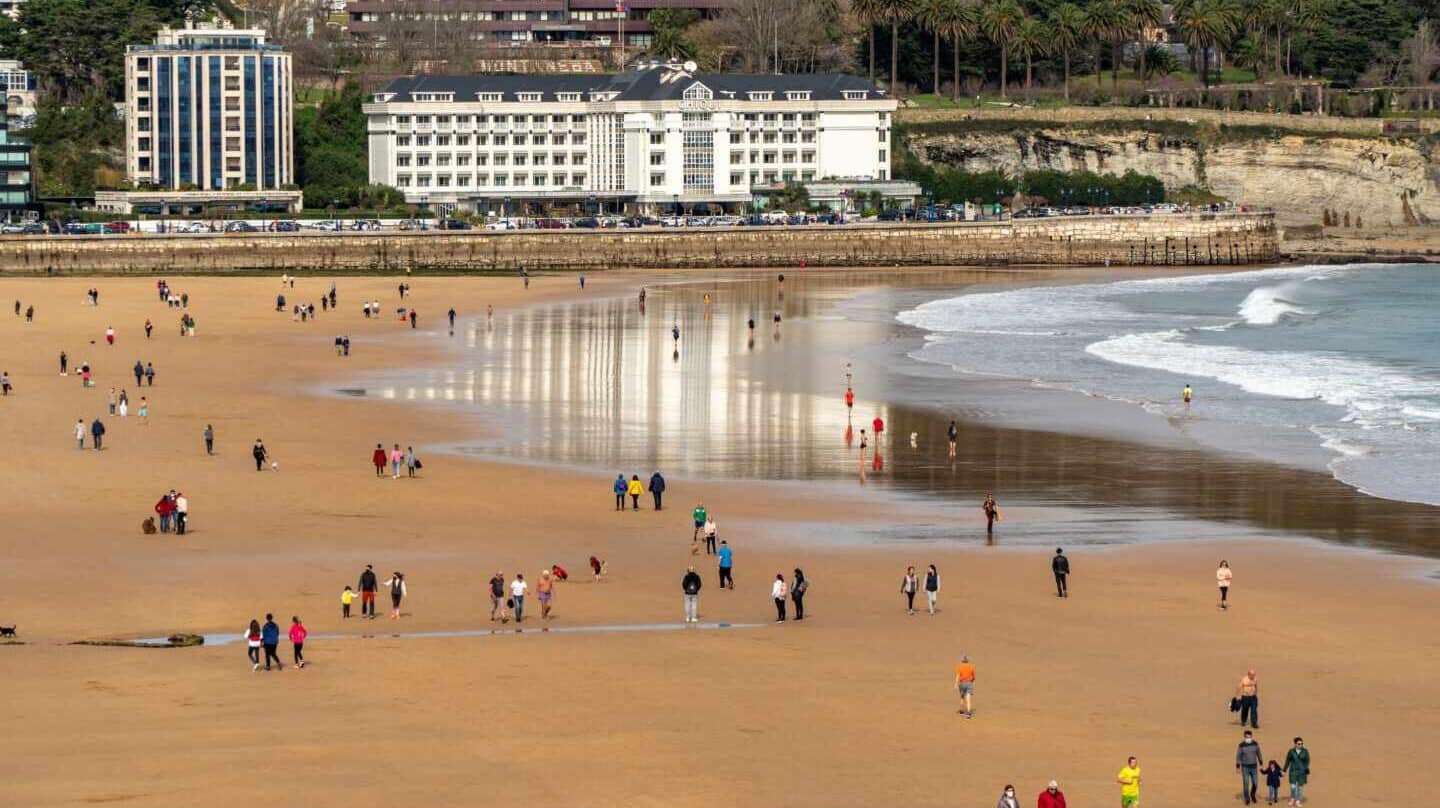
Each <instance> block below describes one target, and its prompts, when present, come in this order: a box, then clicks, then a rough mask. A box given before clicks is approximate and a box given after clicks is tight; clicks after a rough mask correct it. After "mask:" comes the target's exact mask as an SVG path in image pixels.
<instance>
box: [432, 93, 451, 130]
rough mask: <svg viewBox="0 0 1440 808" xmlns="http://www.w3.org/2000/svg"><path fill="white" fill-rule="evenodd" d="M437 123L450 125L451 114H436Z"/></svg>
mask: <svg viewBox="0 0 1440 808" xmlns="http://www.w3.org/2000/svg"><path fill="white" fill-rule="evenodd" d="M446 95H449V93H446ZM446 100H447V101H448V100H449V99H446ZM435 123H438V124H440V125H441V126H449V125H450V116H449V115H436V116H435Z"/></svg>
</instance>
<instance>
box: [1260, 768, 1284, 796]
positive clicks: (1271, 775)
mask: <svg viewBox="0 0 1440 808" xmlns="http://www.w3.org/2000/svg"><path fill="white" fill-rule="evenodd" d="M1261 774H1263V775H1265V804H1266V805H1274V804H1275V803H1277V802H1279V801H1280V783H1281V782H1282V781H1284V779H1285V770H1284V769H1282V768H1280V764H1279V763H1276V762H1275V761H1273V760H1272V761H1270V764H1269V765H1267V766H1266V767H1265V771H1263V772H1261Z"/></svg>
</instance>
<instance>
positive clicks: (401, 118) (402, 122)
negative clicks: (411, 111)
mask: <svg viewBox="0 0 1440 808" xmlns="http://www.w3.org/2000/svg"><path fill="white" fill-rule="evenodd" d="M395 125H396V126H409V125H410V116H409V115H396V116H395Z"/></svg>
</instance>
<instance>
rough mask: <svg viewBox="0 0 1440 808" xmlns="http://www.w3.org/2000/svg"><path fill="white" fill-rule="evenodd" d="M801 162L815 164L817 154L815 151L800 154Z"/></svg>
mask: <svg viewBox="0 0 1440 808" xmlns="http://www.w3.org/2000/svg"><path fill="white" fill-rule="evenodd" d="M800 162H802V163H813V162H815V152H813V151H806V152H800Z"/></svg>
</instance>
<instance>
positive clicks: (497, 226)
mask: <svg viewBox="0 0 1440 808" xmlns="http://www.w3.org/2000/svg"><path fill="white" fill-rule="evenodd" d="M485 229H486V230H495V231H497V232H498V231H501V230H518V229H519V226H518V225H516V224H515V222H514V220H512V219H496V220H495V221H493V222H490V223H489V224H487V225H485Z"/></svg>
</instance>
